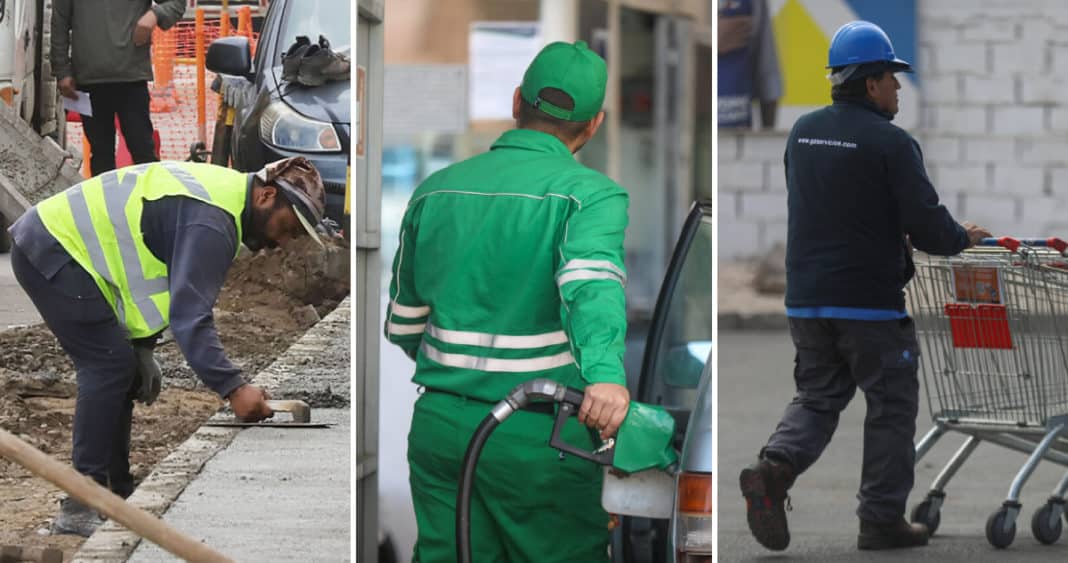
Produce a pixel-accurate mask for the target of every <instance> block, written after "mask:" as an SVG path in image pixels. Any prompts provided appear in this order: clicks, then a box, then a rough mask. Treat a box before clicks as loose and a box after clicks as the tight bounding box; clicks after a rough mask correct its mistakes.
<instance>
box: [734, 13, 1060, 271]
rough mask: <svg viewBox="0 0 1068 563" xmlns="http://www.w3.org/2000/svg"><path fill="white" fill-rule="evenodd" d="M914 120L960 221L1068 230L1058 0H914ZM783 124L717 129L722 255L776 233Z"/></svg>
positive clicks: (1025, 232)
mask: <svg viewBox="0 0 1068 563" xmlns="http://www.w3.org/2000/svg"><path fill="white" fill-rule="evenodd" d="M917 10H918V14H917V20H918V25H919V45H918V47H919V52H918V56H917V59H918V60H917V62H918V63H919V67H920V69H921V71H922V72H921V74H920V76H919V77H920V96H921V100H920V119H919V123H920V125H919V127H918V128H917V129H915V130H912V131H910V132H911V133H912V134H913V136H915V137H916V139H917V140H918V141H919V142H920V146H921V148H922V149H923V153H924V159H925V162H926V164H927V169H928V173H929V175H930V176H931V179H932V181H933V183H934V185H935V188H936V189H937V190H938V192H939V194H940V196H941V198H942V202H943V203H944V204H945V205H946V206H947V207H948V208H949V210H950V211H951V212H952V213H953V215H954V217H956V218H957V219H958V220H961V221H964V220H969V221H973V222H976V223H979V224H982V225H984V226H987V227H988V228H990V229H991V230H993V231H994V232H995V234H1015V235H1019V236H1049V235H1056V236H1060V237H1062V238H1064V237H1068V2H1065V1H1063V0H1014V1H1012V2H997V1H993V0H982V1H976V0H919V1H918V2H917ZM785 141H786V135H785V133H780V134H769V133H755V134H749V135H744V136H740V135H738V134H733V133H721V134H720V136H719V150H720V158H719V163H720V168H719V190H720V192H719V193H720V196H719V198H720V199H719V203H720V212H719V221H720V226H719V233H720V240H721V241H723V244H721V245H720V255H721V256H722V257H723V258H727V259H729V258H737V257H743V256H753V255H758V254H761V253H763V252H765V251H766V250H767V249H769V248H770V247H771V246H772V245H774V244H775V243H776V242H783V241H784V240H785V233H786V230H785V222H784V221H785V218H786V195H785V192H786V186H785V179H784V177H783V172H784V171H783V166H782V152H783V149H784V147H785Z"/></svg>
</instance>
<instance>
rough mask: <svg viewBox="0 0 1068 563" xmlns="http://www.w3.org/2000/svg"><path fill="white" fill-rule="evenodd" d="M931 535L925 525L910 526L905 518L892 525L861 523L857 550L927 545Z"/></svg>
mask: <svg viewBox="0 0 1068 563" xmlns="http://www.w3.org/2000/svg"><path fill="white" fill-rule="evenodd" d="M930 537H931V534H930V533H929V532H928V531H927V526H925V525H923V524H910V523H908V522H906V521H905V519H904V518H902V519H901V520H898V521H897V522H893V523H890V524H881V523H877V522H867V521H864V520H861V521H860V535H858V536H857V549H872V550H875V549H900V548H903V547H919V546H922V545H927V540H928V539H929V538H930Z"/></svg>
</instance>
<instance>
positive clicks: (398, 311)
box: [389, 299, 430, 319]
mask: <svg viewBox="0 0 1068 563" xmlns="http://www.w3.org/2000/svg"><path fill="white" fill-rule="evenodd" d="M389 308H390V310H391V311H393V314H394V315H396V316H398V317H404V318H406V319H421V318H423V317H425V316H427V315H429V314H430V307H426V306H423V307H412V306H410V305H401V304H400V303H397V302H396V301H394V300H392V299H390V300H389Z"/></svg>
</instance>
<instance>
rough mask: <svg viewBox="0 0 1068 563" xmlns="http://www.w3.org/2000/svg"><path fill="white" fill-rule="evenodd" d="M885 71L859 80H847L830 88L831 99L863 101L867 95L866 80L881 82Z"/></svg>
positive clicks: (867, 75)
mask: <svg viewBox="0 0 1068 563" xmlns="http://www.w3.org/2000/svg"><path fill="white" fill-rule="evenodd" d="M863 70H864V69H863V68H861V69H857V72H863ZM886 72H887V71H885V70H883V71H879V72H875V73H870V74H865V75H864V76H862V77H861V78H853V79H851V80H847V81H846V82H844V83H842V84H838V85H837V86H831V99H834V100H841V99H858V98H859V99H863V98H864V97H865V96H867V95H868V80H867V79H868V78H874V79H875V80H882V79H883V75H884V74H886Z"/></svg>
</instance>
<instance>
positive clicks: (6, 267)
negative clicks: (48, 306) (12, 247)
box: [0, 252, 41, 330]
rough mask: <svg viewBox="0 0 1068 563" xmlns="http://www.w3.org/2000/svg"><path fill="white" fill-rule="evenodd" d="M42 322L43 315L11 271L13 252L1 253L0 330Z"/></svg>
mask: <svg viewBox="0 0 1068 563" xmlns="http://www.w3.org/2000/svg"><path fill="white" fill-rule="evenodd" d="M39 322H41V315H39V314H38V313H37V309H36V308H35V307H34V306H33V302H32V301H30V298H29V296H28V295H26V292H25V291H23V290H22V287H21V286H19V282H18V280H16V279H15V274H14V272H12V271H11V254H10V253H7V252H5V253H3V254H0V330H4V329H7V328H11V327H13V326H19V325H32V324H37V323H39Z"/></svg>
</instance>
